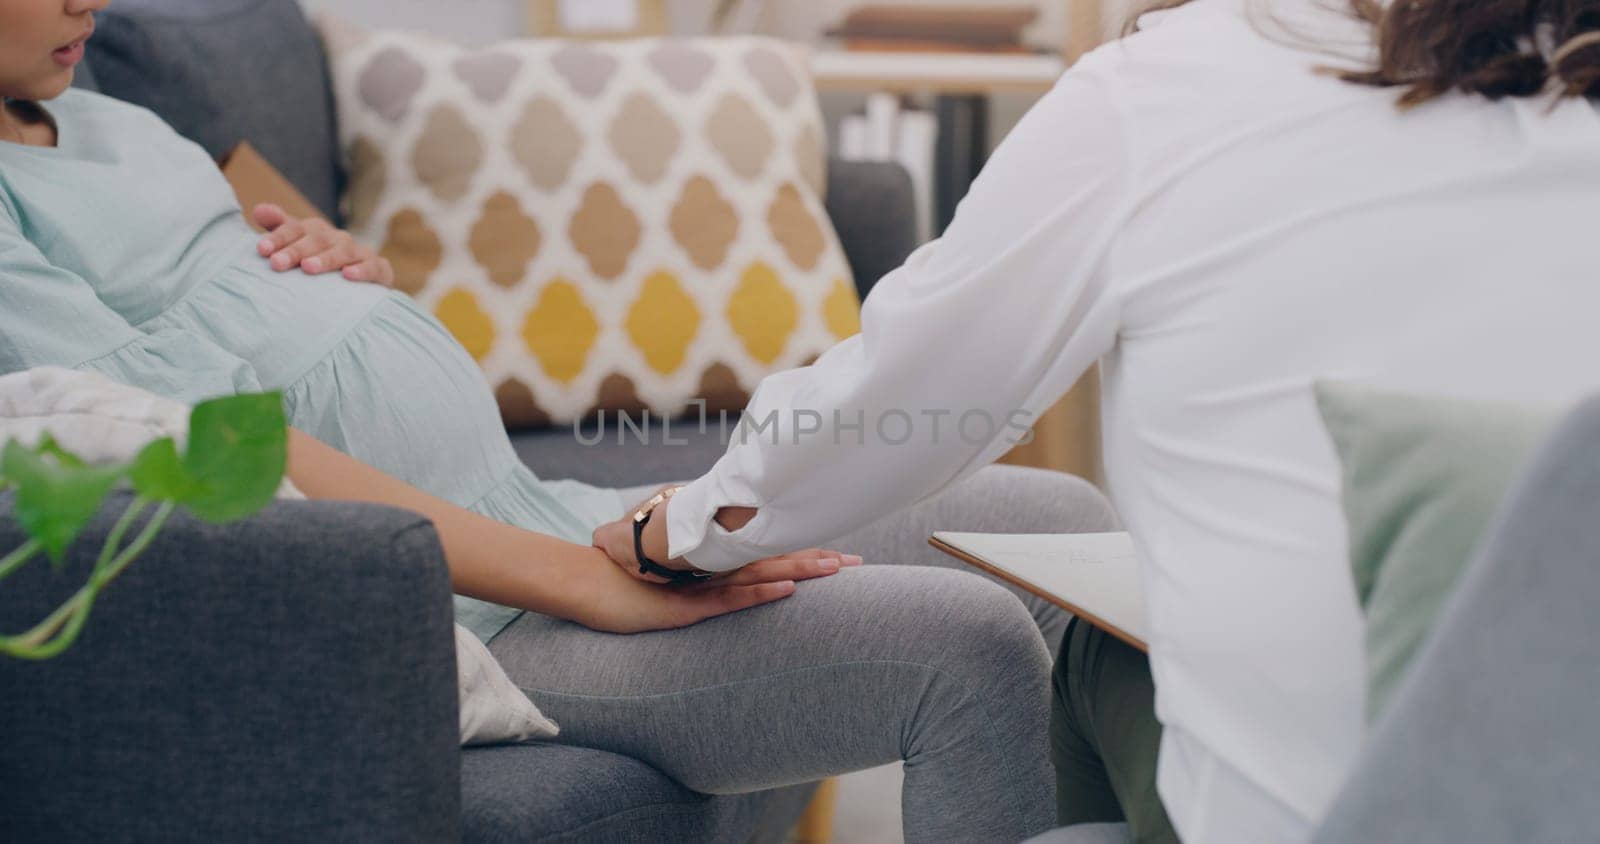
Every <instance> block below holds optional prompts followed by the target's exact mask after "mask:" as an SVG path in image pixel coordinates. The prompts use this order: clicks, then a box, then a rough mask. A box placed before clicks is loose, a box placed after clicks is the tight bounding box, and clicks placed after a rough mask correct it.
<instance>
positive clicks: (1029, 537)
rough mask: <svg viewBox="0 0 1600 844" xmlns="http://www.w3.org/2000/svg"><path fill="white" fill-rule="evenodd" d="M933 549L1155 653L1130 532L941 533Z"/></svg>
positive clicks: (933, 544)
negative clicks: (1151, 642) (1149, 643)
mask: <svg viewBox="0 0 1600 844" xmlns="http://www.w3.org/2000/svg"><path fill="white" fill-rule="evenodd" d="M928 544H929V545H932V546H933V547H934V548H937V549H939V550H940V551H943V552H944V553H946V554H949V555H950V556H952V557H955V558H956V559H958V560H961V561H962V562H964V563H967V564H968V565H971V566H972V567H974V568H977V569H979V570H981V571H984V572H986V573H988V574H990V575H993V576H994V577H997V578H999V579H1001V580H1003V581H1005V582H1007V583H1010V584H1013V585H1015V586H1018V587H1020V588H1022V589H1025V590H1027V591H1028V592H1030V593H1032V594H1034V595H1037V596H1039V597H1040V598H1043V599H1045V600H1046V601H1049V602H1050V603H1052V604H1055V605H1056V606H1058V607H1061V608H1062V609H1064V610H1066V611H1067V612H1070V613H1072V614H1073V615H1075V616H1077V617H1078V618H1081V619H1083V620H1084V621H1085V622H1088V623H1089V624H1091V625H1093V626H1095V627H1098V628H1100V629H1101V630H1104V631H1105V632H1106V633H1108V634H1110V635H1112V636H1115V637H1116V638H1117V639H1120V640H1122V641H1123V642H1126V643H1127V644H1129V645H1131V646H1132V647H1134V648H1137V649H1138V650H1140V651H1142V652H1144V653H1149V652H1150V646H1149V645H1148V644H1147V642H1148V639H1149V634H1148V627H1147V621H1146V615H1145V611H1144V594H1143V590H1142V589H1141V587H1140V583H1139V561H1138V557H1137V555H1136V554H1135V552H1134V548H1133V540H1132V538H1131V537H1130V536H1129V535H1128V534H1126V533H1083V534H1003V533H955V532H950V531H940V532H938V533H935V534H934V535H933V536H932V537H929V539H928Z"/></svg>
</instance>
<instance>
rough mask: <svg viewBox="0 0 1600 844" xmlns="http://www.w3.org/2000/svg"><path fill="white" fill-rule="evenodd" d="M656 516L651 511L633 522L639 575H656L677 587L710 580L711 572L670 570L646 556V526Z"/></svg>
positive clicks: (634, 546)
mask: <svg viewBox="0 0 1600 844" xmlns="http://www.w3.org/2000/svg"><path fill="white" fill-rule="evenodd" d="M654 515H655V511H654V510H651V511H650V512H648V513H645V514H644V518H642V519H635V520H634V522H633V554H634V556H635V557H638V558H639V573H640V574H649V575H655V576H656V577H660V578H663V579H665V580H666V581H667V582H668V583H670V584H673V585H675V586H676V585H678V584H683V583H701V582H704V581H706V580H710V579H711V572H707V571H680V570H678V569H669V568H667V567H666V566H664V565H661V564H660V563H658V562H656V561H655V560H652V559H650V558H649V557H646V556H645V555H644V526H645V525H646V524H647V523H649V521H650V517H651V516H654Z"/></svg>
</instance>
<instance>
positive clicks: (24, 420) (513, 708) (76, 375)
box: [0, 367, 557, 745]
mask: <svg viewBox="0 0 1600 844" xmlns="http://www.w3.org/2000/svg"><path fill="white" fill-rule="evenodd" d="M46 433H48V434H50V435H51V436H52V437H54V438H55V440H56V442H57V443H60V444H61V447H62V448H64V449H66V450H67V451H69V452H71V453H73V454H76V455H78V456H79V457H81V458H83V459H84V460H85V461H87V462H89V463H115V462H123V461H127V460H132V459H133V458H134V457H135V456H136V455H138V453H139V450H140V449H142V448H144V446H145V445H146V444H148V443H149V442H150V441H151V440H155V439H159V438H161V437H172V438H173V439H175V440H176V441H177V442H178V448H179V450H180V451H181V450H182V449H183V446H184V444H185V443H186V442H187V440H188V437H189V408H188V407H187V406H185V405H183V404H181V403H179V402H175V401H172V400H170V399H166V398H162V397H161V396H157V395H155V394H153V393H149V392H146V391H144V390H139V389H136V388H133V387H129V386H126V385H124V384H119V383H117V382H115V381H112V380H110V379H108V378H105V377H104V376H101V375H98V374H95V373H90V372H78V371H75V370H71V369H59V368H55V367H41V368H38V369H30V370H27V371H25V372H17V373H13V374H10V375H0V445H3V444H4V443H6V442H7V441H10V440H17V441H19V442H21V443H23V444H24V445H28V446H32V445H34V444H36V443H38V441H39V439H40V437H42V436H44V435H45V434H46ZM278 497H279V498H281V499H293V500H303V499H304V498H305V496H304V495H303V494H301V492H300V491H299V490H298V489H295V487H294V484H292V483H290V482H289V479H288V478H285V479H284V481H283V485H282V486H280V487H279V488H278ZM456 674H457V680H458V682H459V685H460V693H461V744H462V745H482V744H501V743H505V742H516V741H525V740H527V739H532V738H547V737H550V736H553V735H555V734H556V731H557V727H556V725H555V723H554V722H552V721H551V720H550V719H548V718H546V717H544V715H543V714H542V713H540V712H539V709H538V707H536V706H534V705H533V701H531V700H529V699H528V696H527V695H525V694H523V693H522V691H521V690H520V689H518V688H517V687H516V685H515V684H513V683H512V682H511V678H509V677H507V676H506V672H505V670H504V669H502V668H501V667H500V663H498V662H496V661H495V659H494V657H493V656H492V655H490V653H489V649H488V648H486V647H484V646H483V643H481V642H479V641H478V638H477V637H476V636H474V635H472V634H471V633H469V632H467V630H466V629H465V628H463V627H461V625H459V624H458V625H456Z"/></svg>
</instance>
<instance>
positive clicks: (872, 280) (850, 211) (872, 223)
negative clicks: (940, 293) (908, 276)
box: [827, 158, 918, 299]
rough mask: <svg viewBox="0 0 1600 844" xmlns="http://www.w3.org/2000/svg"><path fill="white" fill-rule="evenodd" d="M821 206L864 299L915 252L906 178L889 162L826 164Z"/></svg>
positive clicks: (914, 213)
mask: <svg viewBox="0 0 1600 844" xmlns="http://www.w3.org/2000/svg"><path fill="white" fill-rule="evenodd" d="M827 206H828V216H829V217H830V218H831V219H832V220H833V227H834V230H835V231H837V232H838V233H839V241H840V242H841V243H842V244H843V245H844V253H845V257H846V258H848V259H849V261H850V269H851V271H852V272H854V273H855V277H856V289H857V290H859V291H860V292H861V298H863V299H865V298H867V294H868V293H869V292H871V290H872V286H873V285H874V284H877V283H878V280H879V279H881V278H883V276H884V275H885V274H887V273H888V272H889V271H891V270H894V269H896V268H898V267H899V266H900V265H901V264H903V263H905V261H906V258H907V257H908V256H910V254H911V252H912V250H914V249H916V248H917V245H918V244H917V211H916V200H915V199H914V197H913V195H912V192H911V176H910V175H909V174H908V173H906V170H905V168H904V167H901V166H900V165H898V164H895V163H893V162H879V161H845V160H843V159H839V158H834V159H829V161H828V198H827Z"/></svg>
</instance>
